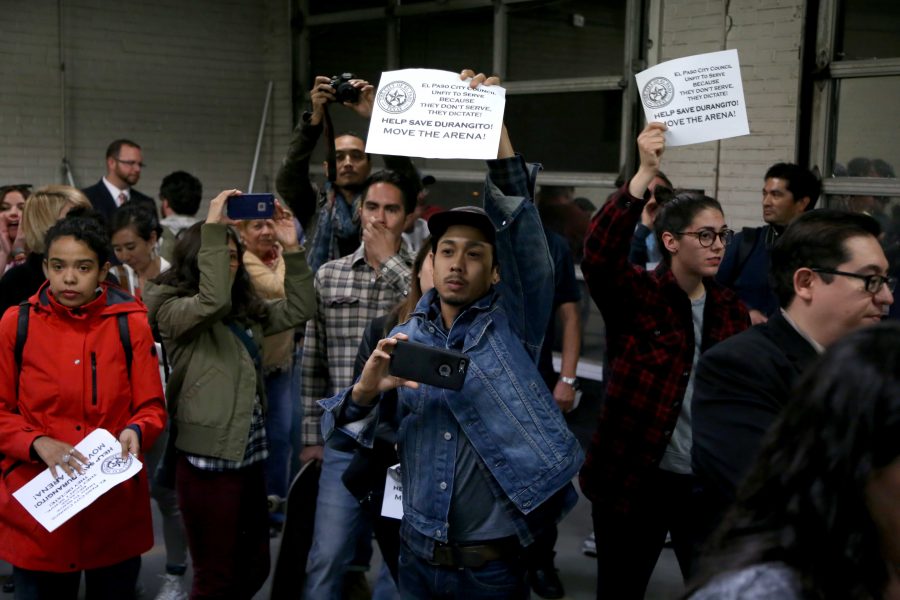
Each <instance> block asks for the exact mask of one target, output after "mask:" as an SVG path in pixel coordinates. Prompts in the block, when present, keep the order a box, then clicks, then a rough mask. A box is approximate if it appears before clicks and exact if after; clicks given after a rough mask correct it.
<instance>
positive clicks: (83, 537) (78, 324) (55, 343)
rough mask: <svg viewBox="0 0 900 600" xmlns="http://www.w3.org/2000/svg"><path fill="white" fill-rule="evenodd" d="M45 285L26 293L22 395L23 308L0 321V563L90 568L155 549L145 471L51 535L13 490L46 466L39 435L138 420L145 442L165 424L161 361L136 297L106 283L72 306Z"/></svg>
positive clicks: (68, 436)
mask: <svg viewBox="0 0 900 600" xmlns="http://www.w3.org/2000/svg"><path fill="white" fill-rule="evenodd" d="M47 290H48V284H46V283H45V284H44V285H43V286H42V287H41V289H40V290H39V291H38V293H37V294H35V295H34V296H32V297H31V298H30V299H29V303H30V304H31V316H30V322H29V327H28V337H27V341H26V343H25V347H24V351H23V353H22V370H21V373H20V377H19V392H18V397H17V396H16V380H15V377H16V364H15V356H14V348H15V343H16V326H17V320H18V313H19V307H13V308H11V309H9V310H8V311H6V314H4V315H3V319H2V320H0V455H2V456H0V458H2V460H0V471H2V473H0V559H3V560H5V561H7V562H10V563H12V564H13V565H15V566H17V567H20V568H23V569H31V570H37V571H54V572H64V571H77V570H81V569H94V568H97V567H103V566H107V565H111V564H115V563H117V562H121V561H123V560H126V559H128V558H131V557H133V556H137V555H139V554H141V553H143V552H145V551H147V550H149V549H150V548H151V547H152V546H153V528H152V525H151V520H150V497H149V492H148V486H147V474H146V470H143V469H142V470H141V472H140V474H139V475H137V476H135V477H133V478H132V479H130V480H129V481H126V482H124V483H121V484H119V485H118V486H116V487H115V488H113V489H112V490H110V491H109V492H108V493H106V494H105V495H103V496H101V497H100V498H99V499H97V501H95V502H94V503H93V504H91V505H90V506H89V507H88V508H86V509H85V510H83V511H82V512H81V513H79V514H78V515H76V516H75V517H73V518H72V519H71V520H69V521H68V522H66V523H65V524H64V525H62V526H60V527H59V528H58V529H56V530H55V531H54V532H53V533H49V532H48V531H47V530H46V529H44V527H43V526H42V525H40V524H39V523H38V522H37V521H35V520H34V519H33V518H32V517H31V515H29V514H28V513H27V512H26V511H25V509H24V508H23V507H22V505H21V504H19V502H18V501H17V500H16V499H15V498H13V497H12V493H13V492H15V491H16V490H17V489H19V488H20V487H21V486H22V485H23V484H25V483H26V482H28V481H30V480H31V479H32V478H33V477H34V476H35V475H37V474H38V473H40V472H41V471H42V470H44V469H46V468H47V466H46V465H45V464H44V463H43V461H40V460H34V458H33V457H32V456H31V453H30V449H31V444H32V442H34V440H35V438H37V437H39V436H42V435H47V436H50V437H52V438H56V439H58V440H61V441H64V442H68V443H70V444H73V445H75V444H77V443H78V442H80V441H81V440H82V439H84V438H85V437H86V436H87V435H88V434H89V433H91V432H92V431H94V430H95V429H97V428H100V427H102V428H104V429H106V430H108V431H109V432H110V433H111V434H112V435H114V436H116V437H118V436H119V434H120V433H121V432H122V430H123V429H124V428H125V427H126V426H127V425H137V426H138V427H140V430H141V438H142V446H143V450H146V449H147V448H149V447H150V446H151V445H152V444H153V442H154V441H155V440H156V438H157V437H158V436H159V434H160V433H161V432H162V430H163V427H164V426H165V422H166V408H165V402H164V399H163V398H164V397H163V391H162V384H161V382H160V380H159V366H158V362H157V358H156V349H155V347H154V345H153V337H152V335H151V333H150V326H149V325H148V322H147V309H146V308H145V307H144V305H143V304H141V303H139V302H137V301H136V300H135V299H134V298H133V297H131V296H130V295H128V294H126V293H124V292H122V291H120V290H118V289H115V288H108V287H106V286H104V287H103V292H102V293H101V294H100V296H99V297H98V298H97V299H95V300H93V301H92V302H90V303H88V304H86V305H84V306H82V307H80V308H78V309H68V308H66V307H64V306H62V305H60V304H59V303H57V302H56V301H55V300H54V299H53V298H52V297H50V294H48V291H47ZM122 313H127V314H128V326H129V331H130V335H131V346H132V348H133V353H134V358H133V361H132V367H131V379H130V380H129V377H128V372H127V367H126V359H125V350H124V348H123V346H122V341H121V339H120V337H119V326H118V323H117V315H119V314H122ZM92 358H93V361H92ZM92 363H93V364H94V365H96V368H92Z"/></svg>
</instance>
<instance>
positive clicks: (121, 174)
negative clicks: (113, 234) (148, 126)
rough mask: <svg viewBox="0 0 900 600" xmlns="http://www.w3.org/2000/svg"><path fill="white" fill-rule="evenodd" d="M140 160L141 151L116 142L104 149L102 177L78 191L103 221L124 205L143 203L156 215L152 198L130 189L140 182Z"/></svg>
mask: <svg viewBox="0 0 900 600" xmlns="http://www.w3.org/2000/svg"><path fill="white" fill-rule="evenodd" d="M143 160H144V157H143V155H142V154H141V147H140V146H138V145H137V144H136V143H134V142H132V141H131V140H124V139H122V140H116V141H114V142H113V143H111V144H110V145H109V147H108V148H107V149H106V175H105V176H103V177H102V178H101V179H100V181H98V182H97V183H95V184H94V185H92V186H91V187H88V188H85V189H83V190H81V191H82V192H84V195H85V196H87V197H88V200H90V201H91V204H92V205H93V207H94V210H96V211H97V212H99V213H102V214H103V216H104V217H106V220H107V221H109V220H110V219H112V215H113V213H114V212H115V210H116V208H118V207H119V206H122V205H123V204H124V203H126V202H143V203H146V204H147V205H148V207H149V208H150V209H151V210H152V211H153V214H157V211H156V204H155V203H154V202H153V198H151V197H150V196H146V195H144V194H142V193H140V192H139V191H137V190H136V189H134V188H133V186H135V185H137V182H138V181H139V180H140V178H141V168H143V166H144V163H143Z"/></svg>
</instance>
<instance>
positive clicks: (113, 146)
mask: <svg viewBox="0 0 900 600" xmlns="http://www.w3.org/2000/svg"><path fill="white" fill-rule="evenodd" d="M122 146H134V147H135V148H137V149H138V150H140V149H141V146H140V145H139V144H137V143H135V142H132V141H131V140H126V139H125V138H122V139H118V140H114V141H113V142H112V143H110V145H109V146H107V147H106V158H119V152H120V151H121V150H122Z"/></svg>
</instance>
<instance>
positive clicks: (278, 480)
mask: <svg viewBox="0 0 900 600" xmlns="http://www.w3.org/2000/svg"><path fill="white" fill-rule="evenodd" d="M291 397H292V394H291V369H290V368H287V369H282V370H280V371H275V372H273V373H270V374H269V375H266V398H267V400H268V412H266V438H268V440H269V458H268V459H266V493H267V494H268V495H269V496H278V497H279V498H287V491H288V483H289V482H288V463H289V462H290V460H291V423H292V422H293V419H294V408H293V402H292V401H291Z"/></svg>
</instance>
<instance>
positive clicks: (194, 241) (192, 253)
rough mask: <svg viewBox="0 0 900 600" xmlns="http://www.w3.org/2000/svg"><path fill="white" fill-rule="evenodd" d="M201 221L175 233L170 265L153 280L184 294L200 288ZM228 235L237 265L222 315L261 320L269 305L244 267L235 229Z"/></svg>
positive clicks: (265, 314)
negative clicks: (235, 253) (229, 294)
mask: <svg viewBox="0 0 900 600" xmlns="http://www.w3.org/2000/svg"><path fill="white" fill-rule="evenodd" d="M202 227H203V223H202V222H200V223H194V224H193V225H191V226H190V227H188V228H187V229H185V230H184V231H183V232H182V233H181V235H180V236H179V237H178V241H177V242H176V244H175V248H174V249H173V251H172V266H171V267H170V268H169V270H168V271H166V272H165V273H162V274H161V275H160V276H159V277H157V278H156V279H155V280H154V283H158V284H160V285H168V286H171V287H174V288H176V289H177V290H178V293H179V294H181V295H184V296H193V295H194V294H197V293H198V292H199V291H200V264H199V261H198V257H199V255H200V245H201V244H200V242H201V236H200V230H201V228H202ZM226 235H227V239H228V240H231V241H232V242H234V245H235V246H236V247H237V253H238V269H237V273H236V274H235V277H234V282H233V283H232V284H231V311H230V312H229V313H228V314H227V315H226V316H225V319H226V320H230V321H246V320H253V321H262V320H265V319H266V317H267V316H268V310H269V309H268V306H267V305H266V303H265V301H264V300H263V299H262V298H261V297H260V296H259V295H258V294H257V293H256V289H255V288H254V287H253V282H252V281H251V280H250V274H249V273H247V269H246V268H245V267H244V250H243V248H242V246H241V241H240V238H239V237H238V234H237V232H236V231H235V230H234V229H232V228H231V227H228V228H226Z"/></svg>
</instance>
